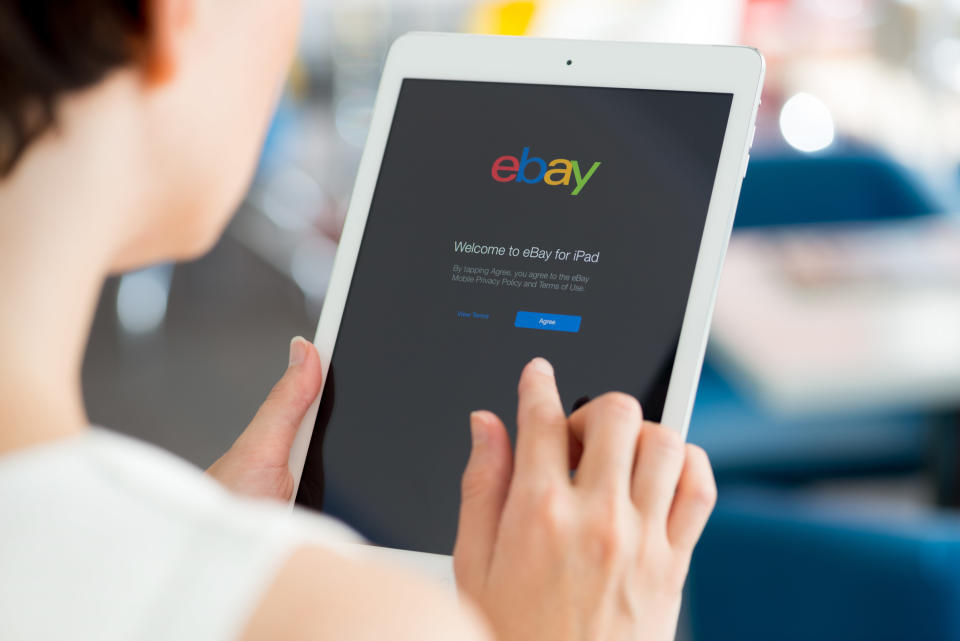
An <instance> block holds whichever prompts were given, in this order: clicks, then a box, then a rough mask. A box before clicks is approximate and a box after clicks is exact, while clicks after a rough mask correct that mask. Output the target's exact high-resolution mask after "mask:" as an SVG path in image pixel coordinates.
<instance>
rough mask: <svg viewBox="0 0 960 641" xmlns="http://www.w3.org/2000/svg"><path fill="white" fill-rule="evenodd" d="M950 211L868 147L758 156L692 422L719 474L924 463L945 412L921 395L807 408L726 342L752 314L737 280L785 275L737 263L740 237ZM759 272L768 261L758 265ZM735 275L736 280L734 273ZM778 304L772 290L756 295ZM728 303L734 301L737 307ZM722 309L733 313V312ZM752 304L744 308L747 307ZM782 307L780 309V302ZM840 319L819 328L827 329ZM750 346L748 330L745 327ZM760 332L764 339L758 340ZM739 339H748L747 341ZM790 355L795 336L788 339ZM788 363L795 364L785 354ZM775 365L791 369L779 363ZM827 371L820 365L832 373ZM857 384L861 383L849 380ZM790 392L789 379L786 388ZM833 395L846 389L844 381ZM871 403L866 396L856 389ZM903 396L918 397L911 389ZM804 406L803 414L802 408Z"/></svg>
mask: <svg viewBox="0 0 960 641" xmlns="http://www.w3.org/2000/svg"><path fill="white" fill-rule="evenodd" d="M940 209H942V208H941V207H940V206H938V204H937V203H936V201H935V199H934V198H933V197H932V196H931V195H929V194H928V193H926V192H925V191H924V190H923V189H922V188H921V187H920V185H919V183H918V182H917V181H915V180H914V179H913V178H912V176H911V175H910V174H909V173H908V172H907V171H906V170H904V169H903V168H901V167H899V166H898V165H896V164H895V163H893V162H892V161H890V160H889V159H886V158H884V157H880V156H876V155H871V154H868V153H863V152H858V153H845V154H842V155H836V156H823V155H792V154H791V155H778V156H773V157H766V158H764V157H757V158H755V159H754V160H753V161H752V162H751V164H750V168H749V170H748V172H747V176H746V179H745V181H744V184H743V192H742V194H741V203H740V209H739V211H738V214H737V224H738V225H740V226H741V228H743V227H749V228H751V229H750V230H742V231H740V232H737V231H735V235H734V240H733V243H732V245H731V251H730V254H729V257H728V269H727V270H726V271H725V274H724V281H723V284H722V286H721V293H720V297H719V299H718V303H717V317H716V321H715V331H714V334H713V337H712V339H711V348H710V352H709V353H708V358H707V363H706V366H705V368H704V374H703V376H702V378H701V383H700V390H699V393H698V396H697V402H696V406H695V409H694V414H693V420H692V422H691V430H690V439H691V440H692V441H693V442H696V443H698V444H700V445H702V446H703V447H704V448H705V449H706V450H707V452H708V453H709V454H710V455H711V458H712V460H713V462H714V465H715V468H716V471H717V475H718V478H719V479H721V481H722V480H724V479H726V478H731V477H735V478H744V477H753V478H771V476H772V477H775V478H784V477H788V478H792V479H796V480H803V479H804V478H817V477H820V476H822V475H824V474H851V473H862V472H864V471H867V470H871V471H875V472H888V471H890V470H904V469H911V468H912V469H916V468H919V467H921V466H922V465H924V464H925V463H926V455H927V451H928V449H929V442H930V433H931V430H932V429H933V428H934V426H935V425H936V424H937V423H938V421H939V420H940V417H939V416H935V415H932V414H931V413H930V411H929V407H928V406H927V405H925V404H924V403H922V402H916V403H911V402H904V403H897V404H895V405H894V404H886V405H885V406H884V407H880V404H879V403H878V404H877V406H874V405H873V404H871V403H869V402H861V403H848V404H846V405H845V406H842V407H840V406H839V405H837V404H834V405H833V406H828V405H827V404H826V402H825V401H826V400H827V399H825V398H812V397H807V398H806V399H805V400H804V401H802V402H801V403H800V404H799V405H801V406H802V407H798V404H794V405H792V406H789V407H784V406H780V407H777V403H776V402H770V399H769V398H765V397H764V392H765V391H766V390H765V389H764V388H763V387H762V386H761V385H757V384H755V383H756V381H757V380H758V377H761V378H760V380H763V379H762V377H763V373H759V374H757V375H756V376H753V377H750V376H748V375H745V372H744V371H743V368H742V364H743V363H742V361H743V359H740V360H738V359H737V358H736V356H737V354H735V353H733V350H735V349H737V345H735V344H732V342H731V341H729V340H726V341H725V340H724V339H725V336H724V335H723V330H724V327H727V328H732V329H733V331H732V332H728V333H738V331H739V330H741V329H743V327H746V326H747V325H749V323H750V322H752V321H754V320H755V315H754V312H755V311H756V310H752V311H748V312H747V313H746V315H743V316H742V320H740V321H738V317H737V312H738V309H739V308H738V307H737V301H734V300H728V296H731V295H733V294H731V292H734V293H735V292H737V287H738V285H739V283H737V282H736V279H737V278H738V277H743V278H746V277H749V278H768V279H772V280H776V279H777V278H779V276H777V275H772V276H771V275H770V274H768V273H756V272H754V273H751V272H750V269H749V265H748V266H747V267H748V269H746V270H738V269H735V268H736V267H737V265H738V258H739V257H738V255H737V245H738V235H739V234H742V233H743V232H744V231H749V232H750V233H757V232H762V231H763V230H762V229H758V228H761V227H766V228H769V229H770V230H772V231H775V230H782V229H785V228H788V227H790V228H796V229H802V228H803V226H804V225H805V224H829V223H844V222H846V223H850V222H863V221H868V220H874V221H877V220H888V221H893V220H895V219H903V218H911V217H913V218H918V217H921V216H926V215H929V214H931V213H933V212H935V211H938V210H940ZM757 269H758V270H763V269H770V267H769V266H768V265H759V266H758V267H757ZM731 279H733V280H731ZM753 302H755V303H756V304H757V305H759V308H760V309H762V308H763V305H773V306H775V305H778V304H780V303H779V302H778V301H776V300H772V299H769V298H768V297H767V294H766V293H764V292H757V293H756V295H755V297H754V301H753ZM728 303H733V304H732V305H730V304H728ZM725 310H727V311H730V312H732V313H728V314H725ZM743 311H747V310H743ZM773 311H777V310H773ZM835 329H836V328H835V327H831V326H828V327H821V328H819V329H818V330H817V331H821V332H824V337H829V336H830V332H832V331H834V330H835ZM738 335H741V337H742V338H745V340H747V345H748V346H749V345H750V344H751V343H750V341H751V338H750V336H751V333H750V332H745V333H744V332H739V334H738ZM759 339H760V337H759V336H757V340H758V341H759ZM741 342H742V341H741ZM776 347H777V346H776V345H775V344H774V345H773V346H772V347H771V346H770V345H767V347H766V348H765V349H767V353H765V355H766V356H771V357H775V356H776V354H775V352H774V350H776ZM784 347H785V352H789V348H791V347H792V346H791V345H785V346H784ZM771 361H772V362H776V363H777V367H779V368H781V369H783V370H784V371H787V372H788V371H789V366H790V363H788V362H783V361H782V360H780V361H777V360H776V358H772V359H771ZM778 373H783V372H780V371H778ZM829 373H830V372H829V371H826V372H823V374H824V375H826V374H829ZM849 382H850V383H851V385H853V384H855V383H856V380H850V381H849ZM784 389H787V390H790V389H791V388H790V387H789V385H788V386H787V387H786V388H784ZM838 392H839V394H837V395H835V398H836V397H842V395H843V393H844V392H843V390H838ZM860 398H861V399H867V400H869V399H870V398H871V397H870V394H862V395H860ZM907 400H915V397H911V396H909V395H908V396H907ZM798 409H799V410H801V411H798Z"/></svg>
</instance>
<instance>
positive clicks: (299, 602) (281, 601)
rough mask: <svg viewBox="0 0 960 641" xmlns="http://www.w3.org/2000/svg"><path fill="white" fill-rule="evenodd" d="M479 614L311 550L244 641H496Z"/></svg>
mask: <svg viewBox="0 0 960 641" xmlns="http://www.w3.org/2000/svg"><path fill="white" fill-rule="evenodd" d="M492 638H493V637H492V635H491V633H490V632H489V629H488V627H487V626H486V624H485V623H484V622H483V620H482V619H481V617H480V615H479V614H477V612H476V611H475V610H474V609H473V608H472V607H471V606H469V605H466V604H462V603H460V602H459V601H458V599H457V598H456V596H455V595H454V594H453V593H452V592H450V591H447V590H444V589H443V588H442V587H440V586H434V585H432V584H431V583H429V582H428V581H425V580H423V579H420V578H418V577H416V576H414V575H411V574H408V573H406V572H404V571H401V570H399V569H393V568H390V567H387V566H383V565H380V564H374V563H371V562H368V561H364V560H359V559H355V558H352V557H347V556H342V555H340V554H338V553H335V552H332V551H330V550H327V549H324V548H321V547H316V546H305V547H301V548H299V549H297V550H295V551H294V552H293V553H292V554H291V556H290V557H289V559H287V561H286V563H285V564H284V565H283V567H282V568H281V570H280V571H279V573H278V574H277V576H276V578H275V579H274V582H273V584H272V585H271V586H270V588H269V590H268V591H267V593H266V596H265V597H264V598H263V600H262V601H261V603H260V604H259V606H258V608H257V610H256V612H255V613H254V614H253V617H252V619H251V620H250V622H249V624H248V625H247V629H246V631H245V632H244V634H243V636H242V637H241V639H242V641H276V639H285V640H286V641H308V640H309V641H325V640H328V639H329V640H330V641H340V640H342V639H350V640H351V641H365V640H367V639H369V640H370V641H383V639H391V640H392V641H394V640H395V641H404V640H409V641H433V640H434V639H435V640H436V641H454V640H463V641H491V640H492Z"/></svg>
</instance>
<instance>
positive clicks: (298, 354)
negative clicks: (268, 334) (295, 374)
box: [289, 336, 307, 367]
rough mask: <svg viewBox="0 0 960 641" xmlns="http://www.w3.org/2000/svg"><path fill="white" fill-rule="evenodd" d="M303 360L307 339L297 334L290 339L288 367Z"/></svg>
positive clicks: (304, 358)
mask: <svg viewBox="0 0 960 641" xmlns="http://www.w3.org/2000/svg"><path fill="white" fill-rule="evenodd" d="M305 360H307V341H306V339H303V338H300V337H299V336H297V337H296V338H294V339H293V340H292V341H290V364H289V367H296V366H297V365H299V364H300V363H302V362H303V361H305Z"/></svg>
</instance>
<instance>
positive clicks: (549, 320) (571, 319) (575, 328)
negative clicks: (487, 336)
mask: <svg viewBox="0 0 960 641" xmlns="http://www.w3.org/2000/svg"><path fill="white" fill-rule="evenodd" d="M580 320H581V318H580V317H579V316H565V315H563V314H540V313H537V312H517V320H516V321H515V322H514V324H513V326H514V327H522V328H523V329H546V330H549V331H551V332H573V333H576V332H579V331H580Z"/></svg>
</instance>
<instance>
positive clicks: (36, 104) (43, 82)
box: [0, 0, 146, 178]
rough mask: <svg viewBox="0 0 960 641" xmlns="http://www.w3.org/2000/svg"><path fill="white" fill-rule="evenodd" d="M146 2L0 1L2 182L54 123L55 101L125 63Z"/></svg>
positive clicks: (138, 36)
mask: <svg viewBox="0 0 960 641" xmlns="http://www.w3.org/2000/svg"><path fill="white" fill-rule="evenodd" d="M145 5H146V0H0V178H2V177H4V176H6V175H8V174H9V173H10V172H12V171H13V168H14V167H15V166H16V164H17V161H18V160H19V159H20V158H21V157H22V156H23V154H24V152H25V151H26V150H27V148H28V147H29V146H30V143H31V142H33V141H34V140H35V139H36V138H37V137H38V136H40V135H41V134H43V132H44V131H46V130H47V129H48V128H49V127H50V126H51V125H53V124H54V116H55V110H56V105H57V101H58V99H59V98H60V97H61V96H63V95H64V94H66V93H68V92H71V91H76V90H80V89H83V88H85V87H89V86H91V85H94V84H96V83H97V82H98V81H99V80H100V79H102V78H103V77H104V76H105V75H106V74H107V73H108V72H110V71H111V70H113V69H114V68H116V67H119V66H120V65H123V64H126V63H129V62H130V61H131V60H132V58H133V56H134V53H135V51H136V47H135V43H136V42H137V41H138V40H140V39H141V38H142V36H143V35H144V33H145V31H146V9H145Z"/></svg>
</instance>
